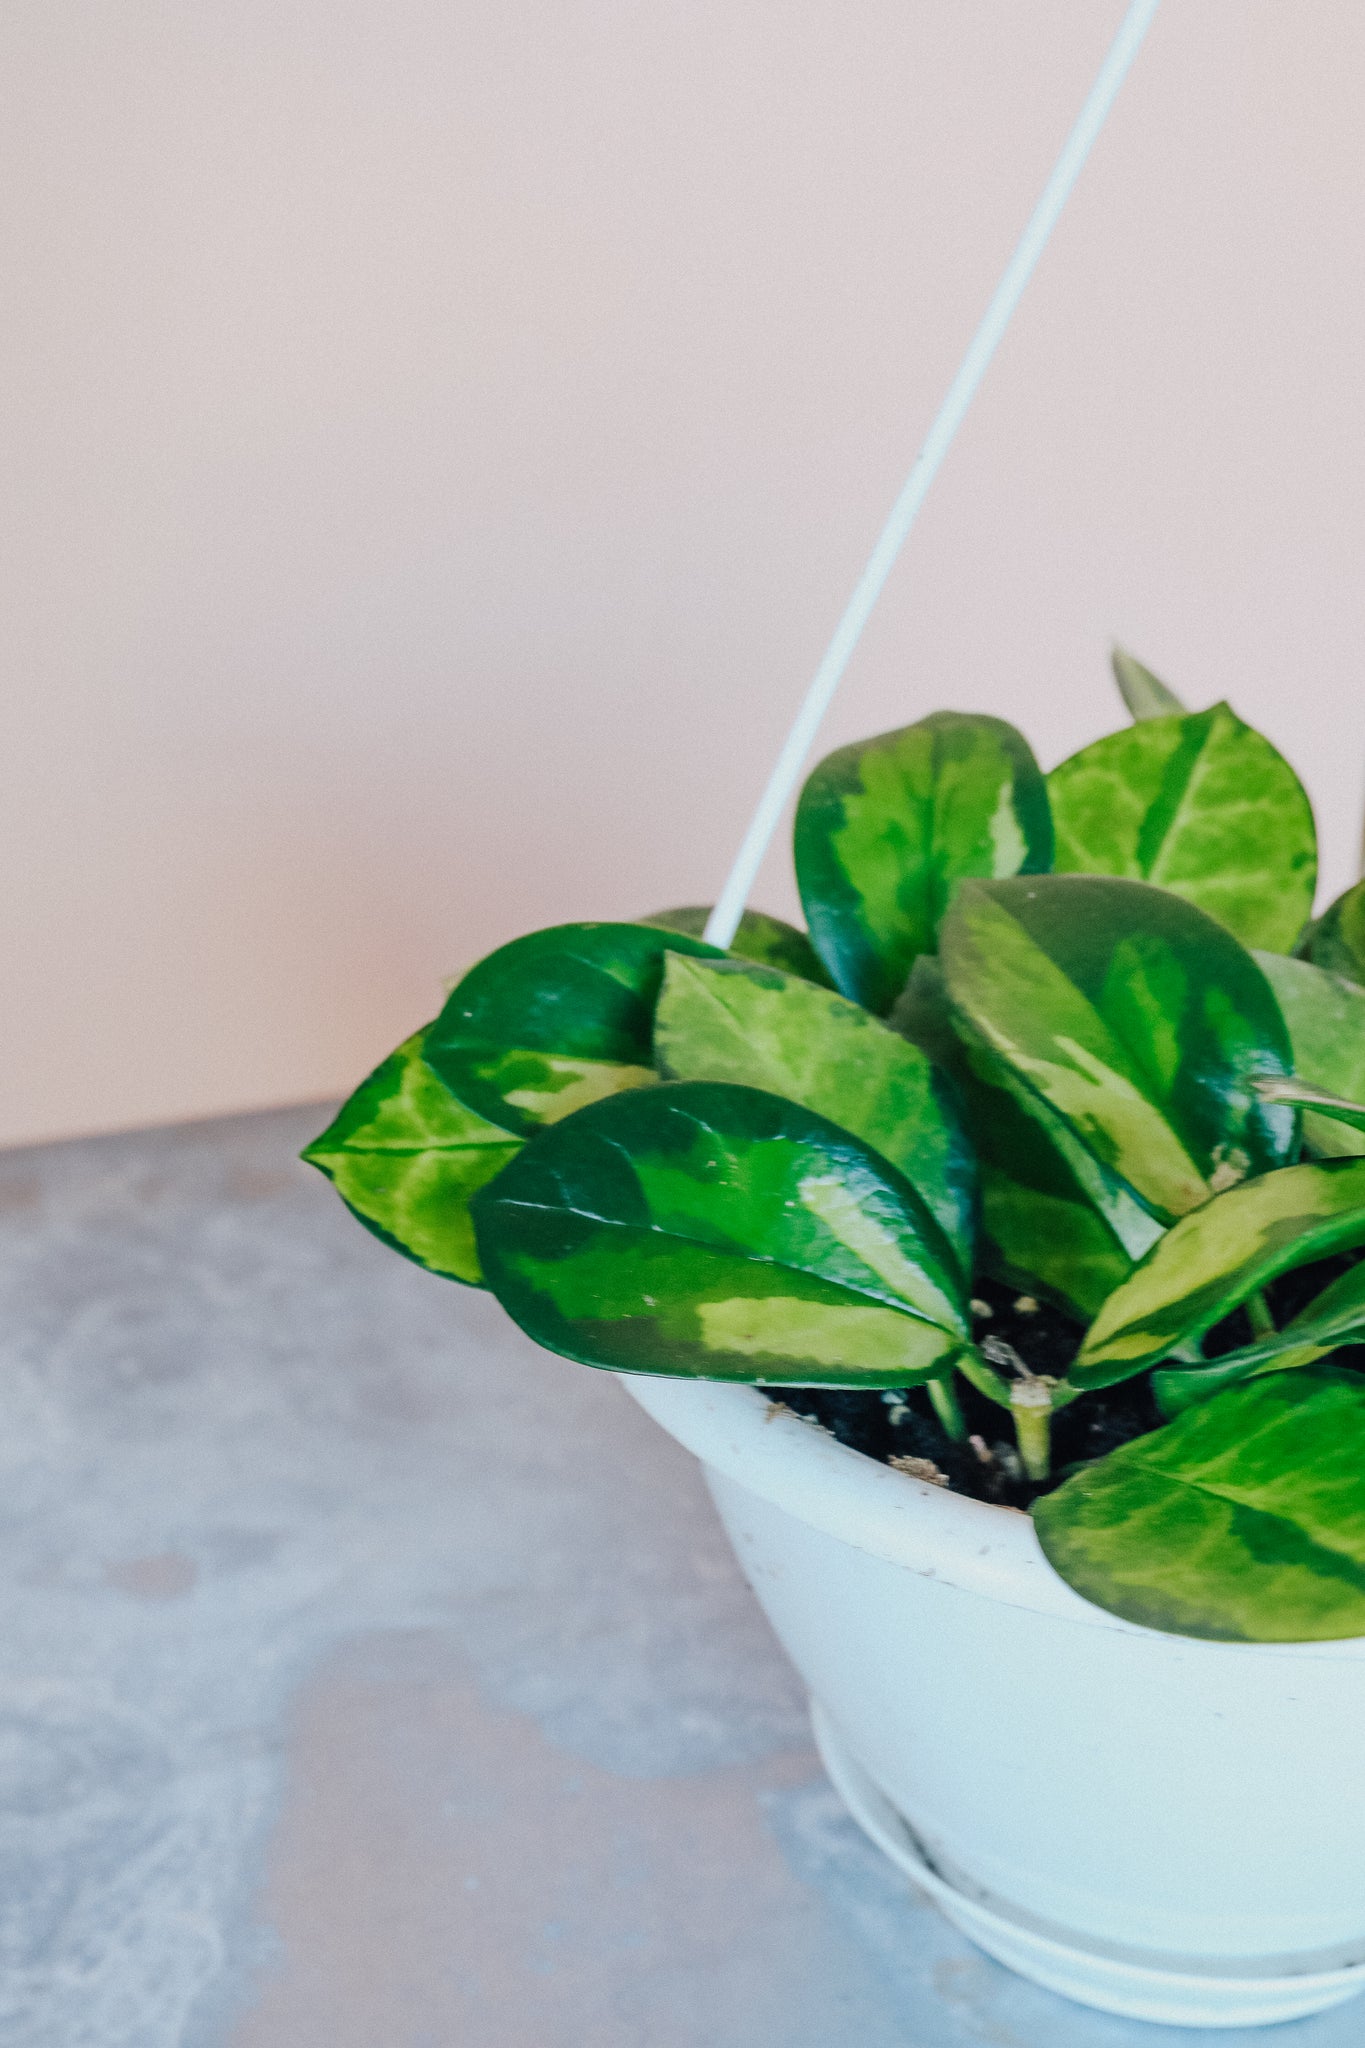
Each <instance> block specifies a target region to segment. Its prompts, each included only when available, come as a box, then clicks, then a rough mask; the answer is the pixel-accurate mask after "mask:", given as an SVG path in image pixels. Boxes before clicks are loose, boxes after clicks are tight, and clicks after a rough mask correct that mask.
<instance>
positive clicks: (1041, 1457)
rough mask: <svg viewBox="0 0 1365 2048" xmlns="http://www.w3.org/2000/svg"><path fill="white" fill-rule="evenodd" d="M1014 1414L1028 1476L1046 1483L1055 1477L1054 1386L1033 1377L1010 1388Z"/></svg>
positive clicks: (1020, 1450)
mask: <svg viewBox="0 0 1365 2048" xmlns="http://www.w3.org/2000/svg"><path fill="white" fill-rule="evenodd" d="M1010 1413H1011V1414H1012V1415H1013V1417H1014V1434H1015V1439H1016V1441H1017V1443H1018V1445H1019V1456H1020V1459H1021V1460H1022V1462H1023V1467H1024V1470H1025V1472H1026V1473H1027V1474H1028V1477H1029V1478H1030V1479H1032V1480H1035V1481H1037V1480H1043V1479H1047V1478H1050V1477H1051V1474H1052V1383H1051V1381H1050V1380H1046V1379H1039V1378H1034V1377H1032V1376H1030V1377H1029V1378H1028V1379H1025V1380H1016V1381H1015V1383H1014V1385H1013V1386H1012V1387H1011V1388H1010Z"/></svg>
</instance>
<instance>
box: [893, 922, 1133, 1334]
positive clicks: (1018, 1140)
mask: <svg viewBox="0 0 1365 2048" xmlns="http://www.w3.org/2000/svg"><path fill="white" fill-rule="evenodd" d="M891 1021H892V1024H893V1026H894V1027H895V1029H897V1030H899V1031H903V1032H904V1033H905V1035H906V1036H907V1037H908V1038H911V1039H912V1040H913V1041H914V1042H915V1043H916V1044H917V1045H919V1046H921V1047H922V1048H923V1049H924V1051H925V1052H927V1053H928V1054H929V1056H930V1058H932V1059H933V1060H934V1061H936V1062H937V1063H938V1064H939V1065H940V1066H941V1067H943V1068H944V1069H945V1071H946V1072H947V1073H949V1074H950V1075H951V1077H952V1079H953V1081H954V1083H955V1085H956V1088H957V1092H958V1095H959V1098H960V1100H961V1103H962V1107H963V1117H964V1121H965V1123H966V1127H967V1135H968V1137H969V1138H970V1140H971V1142H972V1145H973V1147H974V1149H975V1151H976V1154H977V1160H978V1171H979V1178H980V1189H981V1227H982V1232H983V1235H984V1239H985V1245H984V1260H985V1264H986V1266H987V1267H988V1269H989V1270H990V1271H992V1272H994V1273H995V1274H996V1276H997V1277H998V1278H1000V1279H1004V1280H1008V1281H1010V1282H1012V1283H1013V1284H1014V1285H1016V1286H1018V1287H1020V1288H1023V1289H1024V1290H1025V1291H1027V1292H1029V1293H1037V1294H1041V1295H1044V1296H1046V1297H1048V1298H1050V1299H1052V1300H1055V1301H1057V1302H1058V1303H1060V1305H1061V1306H1062V1307H1064V1308H1068V1309H1070V1310H1072V1311H1073V1312H1074V1313H1075V1314H1077V1315H1078V1316H1079V1317H1080V1319H1081V1320H1082V1321H1088V1320H1089V1318H1090V1317H1091V1316H1093V1315H1094V1314H1095V1313H1096V1311H1097V1310H1098V1309H1099V1307H1100V1305H1101V1303H1102V1302H1103V1301H1104V1300H1105V1299H1106V1297H1107V1296H1108V1295H1110V1294H1111V1293H1112V1292H1113V1290H1114V1289H1115V1288H1116V1287H1117V1286H1118V1285H1119V1283H1120V1282H1121V1281H1123V1280H1126V1279H1127V1277H1128V1275H1129V1273H1130V1272H1131V1271H1132V1270H1133V1266H1134V1264H1135V1263H1136V1261H1137V1260H1138V1259H1140V1258H1141V1257H1142V1256H1143V1254H1144V1253H1145V1252H1147V1251H1148V1250H1150V1248H1151V1246H1152V1245H1153V1244H1154V1243H1155V1242H1156V1240H1157V1238H1158V1237H1160V1235H1161V1230H1162V1226H1161V1225H1160V1224H1159V1223H1158V1222H1156V1220H1155V1219H1154V1218H1153V1217H1152V1215H1151V1214H1150V1212H1149V1211H1148V1210H1146V1209H1145V1208H1144V1207H1143V1206H1142V1204H1141V1203H1140V1202H1139V1201H1138V1199H1137V1197H1136V1196H1135V1195H1134V1194H1133V1192H1132V1190H1131V1188H1128V1187H1126V1186H1125V1185H1124V1183H1123V1182H1122V1181H1120V1180H1119V1179H1118V1177H1117V1175H1115V1174H1113V1173H1111V1172H1110V1171H1109V1169H1108V1168H1107V1167H1104V1166H1102V1165H1101V1164H1100V1162H1099V1160H1098V1159H1096V1158H1095V1156H1094V1154H1093V1153H1091V1152H1090V1151H1089V1150H1088V1148H1087V1147H1086V1146H1085V1145H1083V1144H1082V1143H1081V1141H1080V1139H1079V1138H1078V1137H1077V1136H1076V1133H1075V1132H1074V1131H1073V1130H1072V1128H1071V1126H1070V1125H1069V1124H1068V1123H1067V1121H1066V1119H1065V1118H1064V1117H1061V1116H1059V1115H1058V1114H1057V1112H1056V1111H1055V1110H1053V1109H1052V1108H1050V1107H1049V1105H1048V1104H1047V1103H1046V1102H1045V1101H1043V1099H1042V1098H1041V1097H1040V1096H1038V1095H1036V1094H1035V1093H1034V1092H1033V1091H1032V1090H1031V1089H1030V1088H1028V1087H1027V1086H1026V1085H1025V1084H1024V1083H1022V1082H1021V1081H1020V1080H1019V1079H1018V1077H1017V1076H1015V1075H1013V1074H1012V1073H1011V1072H1010V1069H1009V1068H1008V1067H1007V1066H1005V1064H1004V1062H1003V1061H1001V1060H999V1059H997V1058H995V1057H994V1056H993V1055H992V1054H991V1053H990V1052H989V1051H988V1050H987V1049H986V1047H985V1046H984V1045H982V1044H981V1043H980V1042H979V1040H977V1039H976V1038H974V1037H973V1036H972V1035H971V1034H970V1033H969V1032H966V1031H964V1030H963V1029H962V1027H961V1025H960V1024H959V1026H958V1027H957V1028H956V1029H955V1028H954V1024H953V1019H952V1012H951V1008H950V1006H949V1004H948V1000H947V992H946V989H945V988H944V983H943V971H942V968H941V966H940V963H939V962H938V961H937V960H934V959H931V958H929V957H928V956H927V955H926V956H924V957H922V958H921V959H919V960H917V961H916V962H915V966H914V969H913V971H912V972H911V975H910V979H909V981H908V982H907V983H906V987H905V992H904V994H903V995H902V997H901V1000H900V1001H899V1002H898V1003H897V1005H896V1007H895V1010H894V1011H893V1012H892V1018H891Z"/></svg>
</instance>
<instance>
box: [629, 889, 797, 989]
mask: <svg viewBox="0 0 1365 2048" xmlns="http://www.w3.org/2000/svg"><path fill="white" fill-rule="evenodd" d="M710 915H711V912H710V910H709V909H708V908H707V907H706V905H705V904H688V905H685V906H684V907H683V908H682V909H681V910H658V911H655V913H654V915H653V916H652V917H646V918H642V919H641V923H642V924H649V925H656V926H658V928H659V929H660V930H661V931H666V932H685V933H686V934H687V936H688V937H689V938H693V939H699V938H700V937H701V935H702V933H703V932H704V931H705V929H706V920H707V918H708V917H709V916H710ZM729 951H730V952H731V953H732V954H733V955H734V957H735V958H736V959H737V960H757V961H759V962H761V963H762V964H763V965H764V966H765V967H780V968H781V969H782V971H783V973H784V974H799V975H800V976H801V978H802V980H803V981H813V982H816V983H818V985H819V986H820V987H821V988H829V987H831V986H832V984H831V982H830V978H829V976H828V975H827V974H826V972H825V970H824V968H823V966H822V965H821V963H820V956H819V954H818V953H817V952H816V950H815V948H814V946H812V944H811V942H810V940H809V938H808V937H807V936H806V934H805V932H803V931H798V930H797V928H796V926H795V925H794V924H788V923H787V922H786V921H785V919H783V918H780V917H771V916H769V914H768V912H767V911H766V910H746V911H745V913H744V915H743V917H741V919H740V921H739V928H738V930H737V931H736V933H735V935H734V937H733V939H731V941H730V945H729Z"/></svg>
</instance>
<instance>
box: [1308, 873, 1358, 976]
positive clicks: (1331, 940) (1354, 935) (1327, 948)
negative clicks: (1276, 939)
mask: <svg viewBox="0 0 1365 2048" xmlns="http://www.w3.org/2000/svg"><path fill="white" fill-rule="evenodd" d="M1308 957H1309V959H1310V960H1311V961H1312V962H1313V965H1314V966H1315V967H1325V968H1326V970H1327V972H1328V973H1329V974H1340V975H1344V976H1345V978H1346V980H1347V981H1350V982H1355V983H1357V984H1361V985H1365V882H1356V883H1355V884H1354V885H1353V886H1352V887H1351V888H1349V889H1347V890H1346V891H1345V892H1344V894H1342V895H1340V896H1338V897H1337V899H1336V902H1335V903H1331V904H1329V905H1328V907H1327V909H1326V910H1324V911H1323V913H1322V916H1321V917H1320V918H1319V919H1318V921H1317V923H1316V924H1315V925H1314V926H1313V929H1312V932H1311V934H1310V935H1309V938H1308Z"/></svg>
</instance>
